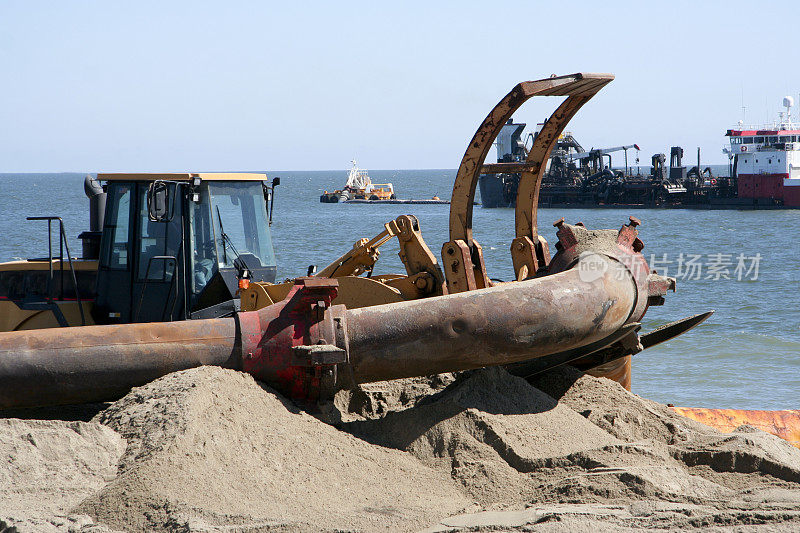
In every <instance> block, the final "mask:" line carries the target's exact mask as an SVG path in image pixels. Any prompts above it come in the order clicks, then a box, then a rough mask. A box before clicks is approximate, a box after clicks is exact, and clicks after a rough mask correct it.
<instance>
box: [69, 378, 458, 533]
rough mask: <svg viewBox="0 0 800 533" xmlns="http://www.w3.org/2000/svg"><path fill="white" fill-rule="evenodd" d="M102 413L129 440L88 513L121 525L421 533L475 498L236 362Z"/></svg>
mask: <svg viewBox="0 0 800 533" xmlns="http://www.w3.org/2000/svg"><path fill="white" fill-rule="evenodd" d="M97 420H98V421H100V422H102V423H103V424H106V425H108V426H109V427H111V428H113V429H114V430H116V431H117V432H119V433H120V434H121V435H122V436H123V437H124V438H125V439H126V440H127V442H128V447H127V450H126V451H125V454H124V455H123V457H122V459H121V461H120V463H119V473H118V476H117V478H116V479H115V480H114V481H112V482H111V483H109V484H107V485H106V486H105V487H104V488H103V489H102V490H101V491H100V492H98V493H97V494H95V495H94V496H92V497H91V498H89V499H87V500H86V501H84V502H83V503H82V504H81V505H80V506H79V507H78V509H77V511H78V512H82V513H87V514H90V515H91V516H93V517H95V518H96V519H98V520H99V521H102V522H103V523H106V524H109V525H111V526H112V527H117V528H120V529H125V530H155V529H171V530H180V529H189V530H197V529H200V530H202V529H204V528H210V527H212V526H214V525H217V524H230V523H233V524H238V525H240V526H242V527H243V528H246V529H252V528H262V529H278V530H298V529H301V530H333V529H337V528H340V529H341V528H345V529H359V530H376V529H385V528H387V527H390V526H391V527H393V528H397V529H402V530H414V529H420V528H422V527H424V526H426V525H428V524H430V523H432V522H435V521H437V520H439V519H440V518H442V517H444V516H447V515H448V514H452V513H454V512H458V511H460V510H463V509H465V508H466V507H468V506H469V505H470V501H469V500H468V499H467V498H465V497H464V496H463V495H462V494H461V493H460V492H459V491H458V489H457V487H456V486H455V484H454V483H453V482H452V481H451V480H450V479H449V477H448V476H446V475H445V474H442V473H440V472H437V471H434V470H433V469H430V468H428V467H426V466H425V465H423V464H421V463H420V462H419V461H416V460H415V459H414V458H413V457H411V456H410V455H408V454H406V453H403V452H400V451H397V450H389V449H385V448H380V447H376V446H371V445H369V444H367V443H366V442H364V441H362V440H359V439H357V438H355V437H353V436H351V435H349V434H347V433H344V432H341V431H338V430H337V429H335V428H333V427H331V426H329V425H327V424H324V423H322V422H320V421H319V420H317V419H315V418H313V417H312V416H310V415H308V414H305V413H303V412H300V411H299V410H298V409H297V408H296V407H295V406H294V405H292V404H291V403H289V402H288V401H286V400H284V399H282V398H281V397H280V396H279V395H277V394H276V393H274V392H273V391H271V390H269V389H266V390H265V389H264V388H262V387H261V386H259V385H258V384H257V383H256V382H255V381H254V380H253V379H252V378H251V377H250V376H248V375H246V374H242V373H238V372H234V371H230V370H223V369H220V368H213V367H206V368H200V369H195V370H189V371H185V372H178V373H175V374H171V375H169V376H166V377H164V378H162V379H159V380H157V381H155V382H153V383H151V384H149V385H147V386H145V387H141V388H138V389H135V390H134V391H133V392H131V393H130V394H128V395H127V396H126V397H125V398H123V399H122V400H120V401H118V402H116V403H115V404H113V405H112V406H111V407H109V408H108V409H107V410H105V411H104V412H102V413H101V414H99V415H98V417H97Z"/></svg>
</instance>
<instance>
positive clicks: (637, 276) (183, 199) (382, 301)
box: [0, 74, 800, 441]
mask: <svg viewBox="0 0 800 533" xmlns="http://www.w3.org/2000/svg"><path fill="white" fill-rule="evenodd" d="M612 80H613V76H612V75H610V74H573V75H568V76H561V77H551V78H546V79H542V80H537V81H529V82H523V83H520V84H518V85H516V86H515V87H514V88H513V89H512V90H511V92H509V93H508V94H507V95H506V96H505V97H504V98H503V99H502V100H501V101H500V102H499V103H498V104H497V105H496V106H495V107H494V108H493V109H492V111H491V112H490V113H489V115H488V116H487V117H486V119H484V121H483V123H482V124H481V125H480V127H479V128H478V130H477V131H476V133H475V135H474V136H473V138H472V140H471V141H470V142H469V144H468V146H467V150H466V152H465V154H464V157H463V159H462V161H461V164H460V166H459V169H458V172H457V175H456V180H455V184H454V186H453V192H452V196H451V200H450V218H449V231H450V237H449V238H450V240H449V241H447V242H445V243H444V244H443V246H442V248H441V263H439V261H438V260H437V258H436V256H435V254H434V253H433V252H432V251H431V249H430V248H429V247H428V245H427V244H426V243H425V241H424V239H423V238H422V233H421V224H420V222H419V220H417V219H416V217H413V216H410V215H403V216H400V217H398V218H397V219H395V220H390V221H388V222H387V223H386V224H385V225H384V227H383V230H382V231H380V233H378V234H377V235H376V236H375V237H373V238H371V239H369V238H363V239H360V240H358V241H357V242H356V244H355V245H354V247H353V248H352V249H350V250H349V251H347V252H346V253H344V254H343V255H342V256H341V257H338V258H336V259H335V260H333V261H332V262H331V263H330V264H329V265H328V266H326V267H325V268H323V269H322V270H321V271H319V273H317V274H316V275H311V273H309V275H307V276H304V277H299V278H296V279H294V280H291V281H288V282H284V283H277V282H276V279H275V275H276V260H275V254H274V252H273V247H272V239H271V228H270V223H271V220H272V211H273V210H272V206H273V199H274V197H275V196H274V195H275V191H276V186H277V185H278V184H279V181H278V180H277V179H273V180H272V181H269V180H268V179H267V176H266V175H264V174H237V173H226V174H214V173H173V174H99V175H97V177H96V178H93V177H88V178H87V180H86V183H85V190H86V193H87V196H88V197H89V198H90V229H89V231H87V232H84V233H82V234H81V236H80V238H81V240H82V242H83V246H82V255H83V257H82V258H80V259H79V258H75V257H73V256H72V255H71V253H70V250H69V247H68V244H67V239H66V230H65V229H64V225H63V222H62V221H61V220H60V219H59V218H58V217H32V218H34V219H39V220H44V221H46V222H47V225H48V230H49V231H51V234H50V242H51V245H50V247H49V250H48V255H47V257H44V258H39V259H29V260H26V261H14V262H9V263H3V264H0V310H2V313H0V316H2V329H3V330H4V332H3V333H0V409H3V408H20V407H30V406H42V405H60V404H73V403H83V402H95V401H106V400H113V399H116V398H119V397H121V396H123V395H124V394H126V393H127V392H128V391H129V390H130V389H131V388H132V387H136V386H140V385H143V384H145V383H148V382H150V381H152V380H153V379H156V378H158V377H160V376H163V375H165V374H167V373H170V372H174V371H178V370H183V369H186V368H192V367H196V366H200V365H218V366H222V367H226V368H233V369H237V370H240V371H244V372H248V373H251V374H252V375H254V376H255V377H256V378H257V379H259V380H261V381H264V382H266V383H268V384H270V385H271V386H273V387H274V388H276V389H277V390H279V391H281V392H282V393H283V394H285V395H286V396H288V397H290V398H292V399H293V400H294V401H296V402H298V403H299V404H301V405H305V406H307V407H308V408H310V409H313V408H314V406H315V405H317V404H318V403H319V402H325V401H328V400H330V399H331V398H332V397H333V395H334V394H335V392H336V391H338V390H341V389H349V388H352V387H354V386H356V385H357V384H359V383H366V382H373V381H380V380H390V379H398V378H405V377H413V376H426V375H432V374H438V373H442V372H453V371H461V370H469V369H474V368H480V367H485V366H496V365H502V366H504V367H505V368H506V369H507V370H508V371H509V372H511V373H513V374H515V375H518V376H523V377H530V376H534V375H537V374H539V373H542V372H546V371H548V370H550V369H552V368H555V367H558V366H560V365H564V364H569V365H573V366H575V367H576V368H578V369H580V370H583V371H585V372H588V373H590V374H592V375H595V376H603V377H608V378H609V379H613V380H616V381H618V382H619V383H621V384H622V385H623V386H625V387H628V388H629V387H630V382H631V357H632V356H633V355H634V354H636V353H638V352H640V351H641V350H643V349H646V348H649V347H651V346H654V345H656V344H659V343H661V342H664V341H666V340H669V339H671V338H673V337H675V336H676V335H679V334H682V333H684V332H686V331H688V330H689V329H691V328H692V327H694V326H695V325H697V324H699V323H701V322H702V321H703V320H705V319H706V318H707V317H708V316H709V315H710V314H711V312H710V311H709V312H704V313H700V314H697V315H693V316H690V317H687V318H686V319H683V320H679V321H677V322H674V323H671V324H667V325H665V326H663V327H661V328H658V329H656V330H655V331H651V332H648V333H645V334H641V335H640V334H639V331H640V328H641V322H640V321H641V318H642V317H643V316H644V314H645V313H646V312H647V311H648V309H649V308H650V307H651V306H658V305H661V304H663V303H664V300H665V296H666V295H667V292H668V291H670V290H674V289H675V280H674V279H673V278H668V277H664V276H661V275H659V274H657V273H656V272H655V271H651V270H650V268H649V267H648V265H647V262H646V260H645V258H644V256H643V255H642V253H641V250H642V248H643V247H644V244H643V243H642V241H641V240H640V239H639V237H638V230H637V229H636V228H637V226H638V225H639V224H640V222H639V221H638V220H637V219H635V218H633V217H631V218H630V219H629V221H627V223H625V224H623V225H621V227H620V228H619V229H599V230H596V229H589V228H586V227H584V226H583V225H582V224H580V223H578V224H575V225H572V224H568V223H566V222H564V220H563V219H561V220H559V221H557V222H556V224H555V225H556V226H557V228H558V232H557V238H558V241H557V242H556V243H555V253H554V254H551V251H550V245H549V243H548V242H547V241H546V240H545V239H544V237H542V236H541V235H539V234H538V231H537V222H538V220H537V208H538V205H539V201H540V190H541V184H542V177H543V175H544V172H545V164H546V162H547V160H548V157H549V155H550V153H551V151H552V150H553V147H554V146H555V145H556V143H557V141H558V139H559V138H560V136H561V135H562V133H563V131H564V128H565V126H566V125H567V123H568V122H569V120H570V119H571V118H572V117H573V116H574V115H575V113H577V112H578V110H579V109H580V108H581V107H582V106H583V105H584V104H585V103H586V102H588V101H589V100H590V99H591V98H592V96H594V94H596V93H597V92H598V91H600V90H601V89H602V88H603V87H604V86H606V85H607V84H608V83H609V82H611V81H612ZM534 96H560V97H566V98H565V99H564V101H563V102H562V103H561V104H560V105H559V107H558V108H557V109H556V111H555V112H554V113H553V115H552V116H551V117H550V118H549V119H548V120H547V121H546V122H545V123H544V124H543V126H542V128H541V130H540V131H539V134H538V135H537V136H536V138H535V139H534V140H533V142H532V145H531V146H530V149H529V150H527V157H526V159H525V160H524V161H515V162H504V163H497V164H492V165H488V166H487V165H485V164H484V161H485V158H486V156H487V154H488V152H489V150H490V148H491V146H492V143H493V141H494V140H495V138H496V137H497V136H498V134H499V133H500V132H501V130H502V128H503V126H504V125H506V124H507V123H508V121H509V119H510V118H511V117H512V115H513V113H514V112H515V111H516V110H517V109H518V108H519V107H520V106H521V105H522V104H523V103H525V102H526V101H527V100H528V99H530V98H531V97H534ZM487 170H493V171H498V170H499V171H501V172H517V173H519V174H520V181H519V186H518V189H517V196H516V208H515V209H516V211H515V223H514V237H513V240H512V244H511V249H510V252H511V257H512V263H513V273H512V276H511V278H512V279H513V280H514V281H509V282H493V281H491V278H490V276H489V273H488V272H487V269H486V267H485V264H484V260H483V253H482V248H481V246H480V244H479V243H478V240H477V238H476V235H475V233H474V232H473V225H472V215H473V206H474V199H475V192H476V188H477V186H478V181H479V176H480V175H481V174H482V173H486V172H487ZM56 225H57V230H58V231H57V235H56V239H57V240H58V244H57V245H56V246H55V247H54V246H53V242H54V241H53V236H52V231H53V229H54V227H56ZM392 238H396V239H397V240H398V242H399V247H400V258H401V260H402V262H403V264H404V266H405V270H406V271H405V273H397V274H376V273H375V272H374V267H375V265H376V262H377V261H378V257H379V254H380V251H379V247H380V246H381V245H382V244H384V243H386V242H387V241H388V240H389V239H392ZM56 249H57V250H58V253H56V251H55V250H56ZM686 413H687V414H689V415H690V416H693V417H697V418H700V417H704V418H703V421H704V422H707V423H710V424H712V425H715V424H716V425H718V426H720V427H721V426H723V425H724V424H723V423H728V424H729V423H730V421H731V420H732V419H733V418H732V417H738V418H736V420H741V419H744V420H746V421H747V422H748V423H752V424H754V425H758V426H759V427H762V428H764V429H766V430H769V431H771V432H773V433H776V434H780V435H782V436H784V438H787V439H789V440H795V441H796V440H798V439H797V433H796V429H797V426H796V425H793V424H794V421H796V420H797V419H798V418H800V417H798V416H797V413H795V412H781V413H778V414H776V412H742V411H724V410H723V411H713V410H708V409H700V410H696V411H686ZM787 413H788V414H787ZM779 415H780V416H779ZM793 432H794V433H793Z"/></svg>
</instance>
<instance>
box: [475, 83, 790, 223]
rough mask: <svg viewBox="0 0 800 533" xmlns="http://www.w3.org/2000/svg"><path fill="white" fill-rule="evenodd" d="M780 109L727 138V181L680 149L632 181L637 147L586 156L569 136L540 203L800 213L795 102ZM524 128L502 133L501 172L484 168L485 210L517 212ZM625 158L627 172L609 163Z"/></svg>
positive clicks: (513, 126)
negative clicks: (766, 121) (688, 161)
mask: <svg viewBox="0 0 800 533" xmlns="http://www.w3.org/2000/svg"><path fill="white" fill-rule="evenodd" d="M783 104H784V106H785V107H786V113H785V114H784V113H781V114H780V118H779V120H778V121H776V122H775V123H773V124H770V125H766V126H744V125H743V124H741V123H740V124H739V125H738V126H737V127H736V128H733V129H729V130H727V132H726V134H725V135H726V136H727V137H728V139H729V147H727V148H725V149H724V150H723V152H724V153H726V154H727V155H728V158H729V163H730V172H729V175H728V176H717V175H714V173H713V171H712V169H711V168H710V167H708V166H706V167H705V168H703V167H702V166H701V164H700V150H699V149H698V151H697V165H696V166H694V167H693V168H691V169H689V170H687V167H686V166H685V165H684V164H683V156H684V151H683V148H681V147H680V146H673V147H672V148H671V150H670V158H669V166H668V167H667V165H666V162H667V158H666V155H665V154H654V155H653V156H652V158H651V167H650V170H649V172H648V173H646V174H643V173H641V171H637V172H636V173H635V174H634V173H633V171H632V170H631V169H630V168H629V167H628V164H627V150H628V149H630V148H635V149H637V151H638V146H636V145H629V146H619V147H615V148H608V149H600V150H590V151H584V150H583V149H582V147H580V145H579V144H578V143H577V142H576V141H575V140H574V138H573V137H572V135H570V134H564V135H562V136H561V137H559V139H558V141H557V143H556V146H555V148H554V150H553V152H552V154H551V156H550V158H549V160H548V162H547V166H546V170H545V172H544V174H543V176H542V184H541V190H540V195H539V203H540V204H541V205H542V206H546V207H551V206H557V207H579V208H595V207H598V208H602V207H611V208H621V207H635V208H689V209H797V208H800V126H798V125H796V124H794V123H793V122H792V119H791V107H792V105H793V104H794V101H793V99H792V98H791V97H786V98H784V100H783ZM784 117H785V118H784ZM524 128H525V124H523V123H514V122H512V121H511V120H509V121H508V122H507V123H506V124H505V125H504V126H503V129H502V133H501V135H499V136H498V142H497V153H498V165H484V168H483V169H482V170H483V174H482V175H481V177H480V181H479V186H480V191H481V203H482V205H483V207H488V208H492V207H514V206H515V201H516V191H517V187H518V185H519V182H520V177H521V174H520V173H519V172H511V171H508V170H506V169H511V170H516V169H514V168H512V167H513V164H514V163H518V164H520V165H521V164H522V162H523V161H525V160H526V158H527V157H528V150H527V148H526V145H527V144H528V143H527V142H525V141H523V140H522V139H523V137H522V136H523V131H524ZM537 135H538V132H536V133H533V134H529V138H532V139H535V138H536V136H537ZM620 150H624V151H625V166H624V170H623V169H619V168H615V167H614V166H613V165H612V162H611V153H612V152H614V151H620ZM636 161H637V162H638V155H637V158H636ZM509 164H512V167H509V166H508V165H509ZM496 167H499V168H496ZM498 170H499V171H498ZM504 170H505V171H504ZM503 171H504V172H503Z"/></svg>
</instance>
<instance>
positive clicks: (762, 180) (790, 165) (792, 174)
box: [726, 96, 800, 207]
mask: <svg viewBox="0 0 800 533" xmlns="http://www.w3.org/2000/svg"><path fill="white" fill-rule="evenodd" d="M793 104H794V100H793V99H792V97H790V96H787V97H786V98H784V99H783V105H784V107H786V113H785V119H784V113H780V120H779V121H778V122H776V123H774V124H771V125H767V126H760V127H759V126H744V125H743V124H742V123H741V122H740V123H739V126H738V129H732V130H728V133H726V135H727V136H728V137H730V142H731V147H730V152H729V153H730V154H731V155H733V158H734V163H733V165H734V166H733V174H734V176H736V178H737V184H738V185H737V186H738V197H739V198H740V199H746V198H750V199H752V201H753V205H758V206H761V205H763V206H767V205H776V206H780V205H782V206H784V207H800V124H793V123H792V115H791V108H792V105H793Z"/></svg>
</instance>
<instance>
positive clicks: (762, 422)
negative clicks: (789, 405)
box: [672, 407, 800, 448]
mask: <svg viewBox="0 0 800 533" xmlns="http://www.w3.org/2000/svg"><path fill="white" fill-rule="evenodd" d="M672 410H673V411H675V412H676V413H678V414H679V415H683V416H685V417H687V418H691V419H692V420H696V421H698V422H700V423H703V424H705V425H707V426H711V427H712V428H714V429H718V430H719V431H723V432H726V433H729V432H731V431H733V430H734V429H736V428H737V427H739V426H741V425H744V424H747V425H748V426H753V427H755V428H758V429H760V430H762V431H766V432H767V433H771V434H772V435H775V436H777V437H780V438H782V439H784V440H787V441H789V443H790V444H791V445H792V446H795V447H797V448H800V411H797V410H792V411H746V410H740V409H704V408H700V407H672Z"/></svg>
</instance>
